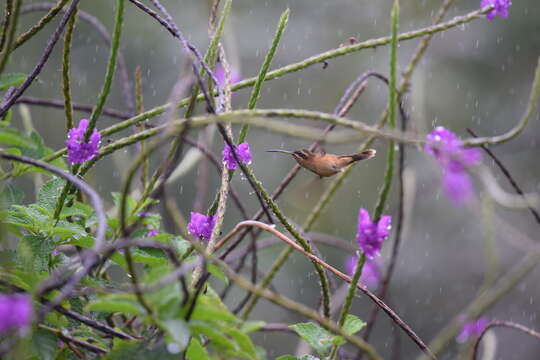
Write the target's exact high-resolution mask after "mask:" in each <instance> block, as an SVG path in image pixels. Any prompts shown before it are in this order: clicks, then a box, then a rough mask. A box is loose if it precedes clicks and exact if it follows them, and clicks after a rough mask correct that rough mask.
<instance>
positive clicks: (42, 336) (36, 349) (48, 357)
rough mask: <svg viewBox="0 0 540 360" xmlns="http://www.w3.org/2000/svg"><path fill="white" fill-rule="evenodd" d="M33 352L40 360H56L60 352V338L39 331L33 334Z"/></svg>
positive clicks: (44, 331) (45, 331)
mask: <svg viewBox="0 0 540 360" xmlns="http://www.w3.org/2000/svg"><path fill="white" fill-rule="evenodd" d="M32 351H33V353H34V354H35V355H36V357H37V358H38V359H39V360H54V359H56V353H57V352H58V336H56V334H54V333H52V332H50V331H47V330H43V329H38V330H36V331H34V333H33V334H32Z"/></svg>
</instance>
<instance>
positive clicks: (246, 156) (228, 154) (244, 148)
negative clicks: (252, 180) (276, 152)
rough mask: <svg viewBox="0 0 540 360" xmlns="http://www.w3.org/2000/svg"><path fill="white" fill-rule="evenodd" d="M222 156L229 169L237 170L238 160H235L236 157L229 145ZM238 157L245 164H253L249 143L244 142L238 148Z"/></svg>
mask: <svg viewBox="0 0 540 360" xmlns="http://www.w3.org/2000/svg"><path fill="white" fill-rule="evenodd" d="M221 155H222V156H223V161H225V165H226V166H227V169H229V170H236V166H237V164H236V160H235V159H234V155H233V153H232V151H231V148H230V147H229V145H227V144H225V148H224V149H223V152H222V153H221ZM236 155H237V156H238V159H240V160H241V161H242V162H243V163H244V164H248V165H249V164H251V152H250V151H249V144H248V143H247V142H243V143H241V144H240V145H238V146H237V147H236Z"/></svg>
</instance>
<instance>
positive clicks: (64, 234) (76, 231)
mask: <svg viewBox="0 0 540 360" xmlns="http://www.w3.org/2000/svg"><path fill="white" fill-rule="evenodd" d="M50 234H51V235H58V236H60V237H61V238H62V239H66V238H69V237H72V236H81V237H82V236H88V233H87V232H86V230H84V228H83V227H82V226H81V225H79V224H76V223H71V222H68V221H65V220H60V221H58V223H57V224H56V226H54V227H53V228H51V229H50Z"/></svg>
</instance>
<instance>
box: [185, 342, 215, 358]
mask: <svg viewBox="0 0 540 360" xmlns="http://www.w3.org/2000/svg"><path fill="white" fill-rule="evenodd" d="M186 359H187V360H210V355H208V352H207V351H206V349H205V348H204V347H203V346H202V345H201V342H200V341H199V340H197V339H196V338H191V341H190V342H189V346H188V348H187V351H186Z"/></svg>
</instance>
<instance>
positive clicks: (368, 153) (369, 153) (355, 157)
mask: <svg viewBox="0 0 540 360" xmlns="http://www.w3.org/2000/svg"><path fill="white" fill-rule="evenodd" d="M376 153H377V151H376V150H375V149H368V150H365V151H362V152H361V153H358V154H352V155H344V156H343V157H350V158H352V162H355V161H360V160H367V159H371V158H372V157H374V156H375V154H376ZM340 157H341V156H340Z"/></svg>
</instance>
